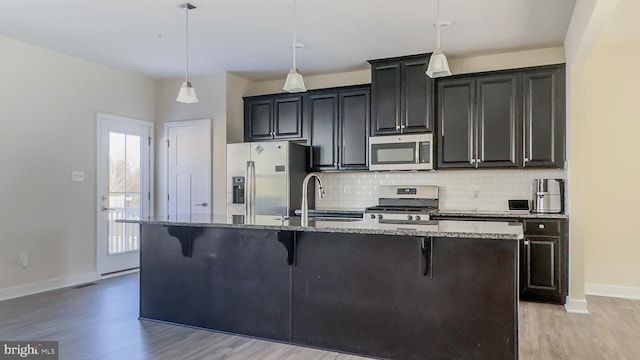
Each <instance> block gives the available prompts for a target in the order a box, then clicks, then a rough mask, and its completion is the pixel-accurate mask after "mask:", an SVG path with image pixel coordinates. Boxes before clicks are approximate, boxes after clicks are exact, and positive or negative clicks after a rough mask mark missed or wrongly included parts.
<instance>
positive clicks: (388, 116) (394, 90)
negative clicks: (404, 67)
mask: <svg viewBox="0 0 640 360" xmlns="http://www.w3.org/2000/svg"><path fill="white" fill-rule="evenodd" d="M372 67H373V69H372V73H371V77H372V78H371V94H372V99H371V102H372V109H371V134H372V135H386V134H396V133H398V132H399V131H400V63H399V62H393V63H380V64H372Z"/></svg>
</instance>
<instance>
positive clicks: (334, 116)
mask: <svg viewBox="0 0 640 360" xmlns="http://www.w3.org/2000/svg"><path fill="white" fill-rule="evenodd" d="M305 101H306V103H305V109H306V110H307V116H308V121H307V123H308V124H309V143H310V145H311V146H312V149H313V150H312V151H313V156H312V170H316V171H317V170H366V169H367V159H368V157H367V156H368V151H369V143H368V140H369V137H368V133H369V131H368V129H369V112H370V111H369V109H370V89H369V86H368V85H366V86H353V87H347V88H338V89H326V90H317V91H311V92H309V93H308V94H307V96H306V100H305Z"/></svg>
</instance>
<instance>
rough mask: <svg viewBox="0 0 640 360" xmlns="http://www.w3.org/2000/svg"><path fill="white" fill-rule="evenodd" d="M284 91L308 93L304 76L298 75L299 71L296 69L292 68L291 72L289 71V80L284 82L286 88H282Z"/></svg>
mask: <svg viewBox="0 0 640 360" xmlns="http://www.w3.org/2000/svg"><path fill="white" fill-rule="evenodd" d="M282 90H284V91H287V92H290V93H297V92H305V91H307V88H305V87H304V80H303V79H302V75H300V74H299V73H298V70H297V69H296V68H291V70H289V74H288V75H287V80H286V81H285V82H284V87H283V88H282Z"/></svg>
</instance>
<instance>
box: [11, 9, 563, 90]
mask: <svg viewBox="0 0 640 360" xmlns="http://www.w3.org/2000/svg"><path fill="white" fill-rule="evenodd" d="M292 1H293V0H190V2H191V3H192V4H193V5H195V6H197V9H195V10H192V11H191V12H190V13H189V23H190V30H189V32H190V34H189V36H190V41H189V42H190V56H189V57H190V61H191V64H190V66H189V73H190V75H206V74H212V73H219V72H227V71H228V72H233V73H236V74H238V75H240V76H243V77H246V78H248V79H250V80H253V81H262V80H271V79H278V78H283V77H284V76H285V75H286V73H287V72H288V70H289V68H290V67H291V62H292V60H291V43H292V32H293V11H292V4H293V2H292ZM296 1H297V2H296V7H297V16H296V22H297V34H298V36H297V37H298V41H297V42H298V43H302V44H304V45H305V48H303V49H299V50H298V70H299V71H300V72H301V73H302V74H303V75H313V74H323V73H336V72H344V71H353V70H362V69H368V65H367V63H366V61H367V60H369V59H377V58H385V57H393V56H400V55H409V54H416V53H423V52H430V51H432V50H433V48H435V43H436V37H435V27H434V25H433V24H434V23H435V22H436V7H437V2H436V0H396V1H389V0H296ZM575 2H576V0H518V1H514V0H483V1H478V0H441V4H440V14H441V19H442V20H449V21H451V22H452V25H451V26H450V27H448V28H444V29H443V30H442V49H443V51H444V52H445V54H447V56H448V57H449V58H457V57H467V56H474V55H482V54H490V53H499V52H506V51H513V50H525V49H534V48H543V47H553V46H561V45H562V44H563V42H564V37H565V34H566V31H567V27H568V25H569V21H570V19H571V14H572V12H573V8H574V5H575ZM182 3H184V1H181V0H2V1H0V36H5V37H9V38H13V39H17V40H21V41H25V42H28V43H32V44H34V45H37V46H41V47H44V48H48V49H52V50H55V51H58V52H61V53H64V54H68V55H71V56H74V57H78V58H82V59H86V60H88V61H91V62H95V63H100V64H104V65H106V66H110V67H113V68H117V69H121V70H124V71H129V72H133V73H138V74H141V75H143V76H146V77H149V78H152V79H162V78H170V77H179V76H183V75H184V66H185V14H184V10H183V9H181V8H180V4H182Z"/></svg>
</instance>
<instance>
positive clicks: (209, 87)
mask: <svg viewBox="0 0 640 360" xmlns="http://www.w3.org/2000/svg"><path fill="white" fill-rule="evenodd" d="M189 80H190V81H191V83H192V84H193V87H194V89H195V90H196V94H197V95H198V100H200V102H198V103H194V104H183V103H179V102H177V101H176V96H177V94H178V89H179V88H180V84H181V83H182V81H183V80H182V79H168V80H161V81H158V82H157V96H156V149H157V150H156V213H157V214H166V213H167V211H166V205H167V202H166V194H167V182H166V164H167V151H166V146H164V141H165V140H166V137H165V134H164V130H165V129H164V124H165V123H166V122H168V121H183V120H200V119H211V140H212V141H211V144H212V148H213V156H212V158H211V161H212V164H211V171H212V177H211V182H212V184H211V185H212V192H211V196H212V200H211V203H212V204H213V205H212V211H213V212H214V213H225V212H226V172H227V165H226V164H227V160H226V159H227V145H226V144H227V140H226V138H227V110H226V106H227V97H226V91H227V89H226V74H224V73H219V74H214V75H208V76H200V77H193V76H192V77H190V79H189Z"/></svg>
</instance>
